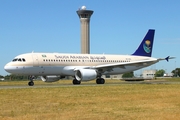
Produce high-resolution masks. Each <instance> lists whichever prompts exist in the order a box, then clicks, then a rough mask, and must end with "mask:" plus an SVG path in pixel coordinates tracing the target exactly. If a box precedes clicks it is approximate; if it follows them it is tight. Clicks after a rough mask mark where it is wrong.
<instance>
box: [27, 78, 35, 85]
mask: <svg viewBox="0 0 180 120" xmlns="http://www.w3.org/2000/svg"><path fill="white" fill-rule="evenodd" d="M28 79H29V82H28V85H29V86H33V85H34V82H33V80H34V76H32V75H30V76H29V77H28Z"/></svg>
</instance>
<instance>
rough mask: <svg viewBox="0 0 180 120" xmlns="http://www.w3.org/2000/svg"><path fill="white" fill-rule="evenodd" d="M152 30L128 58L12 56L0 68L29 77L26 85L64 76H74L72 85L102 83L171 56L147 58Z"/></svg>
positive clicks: (116, 56)
mask: <svg viewBox="0 0 180 120" xmlns="http://www.w3.org/2000/svg"><path fill="white" fill-rule="evenodd" d="M154 34H155V30H154V29H149V30H148V32H147V34H146V35H145V37H144V39H143V40H142V42H141V44H140V45H139V47H138V49H137V50H136V51H135V52H134V53H133V54H131V55H110V54H109V55H108V54H66V53H33V52H32V53H26V54H21V55H18V56H16V57H15V58H14V59H13V60H12V61H11V62H9V63H7V64H6V65H5V66H4V69H5V71H7V72H9V73H11V74H20V75H28V76H29V82H28V85H29V86H33V85H34V82H33V80H34V78H35V77H34V76H40V77H41V79H42V81H44V82H55V81H58V80H60V79H63V78H65V77H66V76H72V77H74V79H73V81H72V83H73V84H74V85H79V84H81V81H90V80H94V79H96V83H97V84H104V83H105V80H104V79H103V78H102V75H116V74H123V73H127V72H131V71H135V70H138V69H141V68H144V67H147V66H150V65H152V64H155V63H157V62H159V61H160V60H167V61H168V60H169V59H173V57H169V56H168V57H166V58H153V57H151V54H152V49H153V41H154Z"/></svg>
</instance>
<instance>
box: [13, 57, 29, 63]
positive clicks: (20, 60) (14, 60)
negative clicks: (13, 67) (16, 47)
mask: <svg viewBox="0 0 180 120" xmlns="http://www.w3.org/2000/svg"><path fill="white" fill-rule="evenodd" d="M12 61H13V62H17V61H18V62H26V59H24V58H15V59H13V60H12Z"/></svg>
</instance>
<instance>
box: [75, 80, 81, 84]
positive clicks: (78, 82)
mask: <svg viewBox="0 0 180 120" xmlns="http://www.w3.org/2000/svg"><path fill="white" fill-rule="evenodd" d="M73 84H74V85H80V84H81V81H78V80H76V79H74V80H73Z"/></svg>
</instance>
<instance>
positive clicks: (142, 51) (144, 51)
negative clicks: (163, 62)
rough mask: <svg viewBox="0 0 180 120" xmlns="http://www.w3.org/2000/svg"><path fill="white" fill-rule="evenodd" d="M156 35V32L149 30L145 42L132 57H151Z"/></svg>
mask: <svg viewBox="0 0 180 120" xmlns="http://www.w3.org/2000/svg"><path fill="white" fill-rule="evenodd" d="M154 34H155V30H153V29H149V31H148V32H147V34H146V36H145V37H144V39H143V41H142V42H141V44H140V45H139V47H138V49H137V50H136V51H135V52H134V53H133V54H132V55H137V56H147V57H151V54H152V49H153V41H154Z"/></svg>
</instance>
